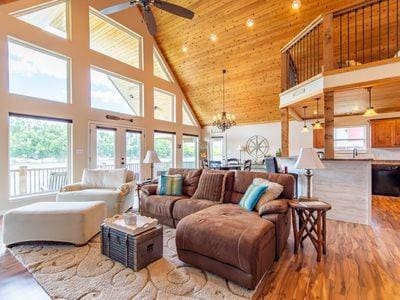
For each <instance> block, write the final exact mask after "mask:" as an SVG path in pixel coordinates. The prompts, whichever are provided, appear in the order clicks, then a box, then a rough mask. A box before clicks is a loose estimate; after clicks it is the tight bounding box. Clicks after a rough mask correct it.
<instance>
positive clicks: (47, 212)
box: [3, 201, 106, 246]
mask: <svg viewBox="0 0 400 300" xmlns="http://www.w3.org/2000/svg"><path fill="white" fill-rule="evenodd" d="M105 218H106V204H105V203H104V202H102V201H96V202H65V203H64V202H39V203H35V204H31V205H27V206H24V207H20V208H17V209H13V210H10V211H8V212H7V213H6V214H5V215H4V218H3V243H4V244H5V245H7V246H9V245H13V244H16V243H20V242H29V241H54V242H66V243H72V244H75V245H83V244H86V243H87V242H88V241H89V240H90V239H91V238H92V237H94V236H95V235H96V234H97V233H99V232H100V225H101V224H102V222H103V220H104V219H105Z"/></svg>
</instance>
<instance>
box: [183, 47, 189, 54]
mask: <svg viewBox="0 0 400 300" xmlns="http://www.w3.org/2000/svg"><path fill="white" fill-rule="evenodd" d="M188 50H189V49H188V47H187V46H186V45H183V46H182V52H184V53H186V52H188Z"/></svg>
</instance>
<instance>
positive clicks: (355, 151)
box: [353, 148, 358, 158]
mask: <svg viewBox="0 0 400 300" xmlns="http://www.w3.org/2000/svg"><path fill="white" fill-rule="evenodd" d="M357 156H358V150H357V148H354V149H353V158H356V157H357Z"/></svg>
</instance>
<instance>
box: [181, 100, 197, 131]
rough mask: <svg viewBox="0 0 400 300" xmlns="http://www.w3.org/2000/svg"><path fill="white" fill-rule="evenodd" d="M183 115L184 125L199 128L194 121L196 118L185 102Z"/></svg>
mask: <svg viewBox="0 0 400 300" xmlns="http://www.w3.org/2000/svg"><path fill="white" fill-rule="evenodd" d="M182 113H183V124H185V125H189V126H197V125H196V121H195V120H194V117H193V115H192V112H191V111H190V109H189V107H188V106H187V104H186V102H185V101H183V105H182Z"/></svg>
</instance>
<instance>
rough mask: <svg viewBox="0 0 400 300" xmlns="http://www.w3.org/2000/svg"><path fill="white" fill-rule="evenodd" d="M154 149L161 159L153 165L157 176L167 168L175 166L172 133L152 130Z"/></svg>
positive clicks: (173, 137) (173, 135)
mask: <svg viewBox="0 0 400 300" xmlns="http://www.w3.org/2000/svg"><path fill="white" fill-rule="evenodd" d="M154 150H155V151H156V152H157V155H158V157H159V158H160V160H161V163H159V164H155V165H154V169H155V170H156V174H157V176H158V175H160V174H164V173H166V172H167V171H168V169H169V168H172V167H174V166H175V134H174V133H165V132H154Z"/></svg>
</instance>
